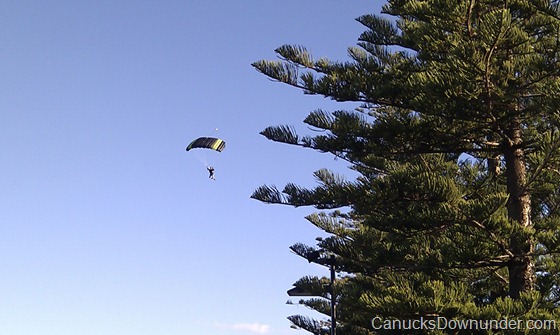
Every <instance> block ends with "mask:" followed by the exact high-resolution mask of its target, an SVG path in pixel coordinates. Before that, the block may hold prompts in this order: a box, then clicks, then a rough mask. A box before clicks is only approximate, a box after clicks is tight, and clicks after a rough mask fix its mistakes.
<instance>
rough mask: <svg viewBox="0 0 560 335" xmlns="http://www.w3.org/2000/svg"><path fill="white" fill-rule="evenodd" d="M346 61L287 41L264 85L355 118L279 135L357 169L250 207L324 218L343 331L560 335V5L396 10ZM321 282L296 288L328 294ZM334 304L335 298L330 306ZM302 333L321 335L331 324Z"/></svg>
mask: <svg viewBox="0 0 560 335" xmlns="http://www.w3.org/2000/svg"><path fill="white" fill-rule="evenodd" d="M382 14H384V16H379V15H364V16H362V17H360V18H358V19H357V20H358V21H359V22H360V23H361V24H363V25H364V26H365V27H366V31H365V32H364V33H363V34H362V35H361V36H360V37H359V42H358V47H354V48H350V49H349V57H350V60H349V61H347V62H334V61H330V60H327V59H324V58H322V59H318V60H315V59H313V57H312V56H311V55H310V54H309V52H308V51H307V50H306V49H305V48H304V47H302V46H282V47H280V48H278V49H277V50H276V51H277V53H278V55H279V57H280V60H279V61H259V62H256V63H254V64H253V66H254V67H255V68H256V69H257V70H258V71H260V72H262V73H264V74H265V75H267V76H268V77H270V78H272V79H275V80H278V81H280V82H284V83H286V84H289V85H292V86H294V87H297V88H300V89H302V90H303V91H304V92H305V93H307V94H318V95H323V96H325V97H329V98H332V99H334V100H336V101H354V102H358V103H360V107H359V108H357V109H356V110H354V111H334V112H327V111H323V110H316V111H313V112H311V113H310V114H309V116H308V117H307V118H305V120H304V122H305V123H306V124H308V125H309V126H311V127H313V128H316V129H319V130H323V132H321V133H319V135H316V136H300V135H298V134H296V132H295V130H294V129H293V128H291V127H288V126H276V127H269V128H267V129H265V130H264V131H263V132H262V134H263V135H264V136H266V137H267V138H269V139H271V140H273V141H277V142H281V143H287V144H291V145H296V146H301V147H307V148H312V149H315V150H317V151H320V152H328V153H331V154H333V155H335V156H336V157H338V158H341V159H344V160H346V161H347V162H348V163H349V165H350V168H351V169H353V170H355V171H356V172H357V173H358V174H359V176H358V177H357V178H356V179H355V180H347V179H346V178H344V177H342V176H339V175H336V174H334V173H332V172H329V171H327V170H320V171H317V172H315V177H316V179H317V181H318V186H316V187H315V188H312V189H306V188H303V187H300V186H298V185H296V184H292V183H290V184H288V185H287V186H286V187H285V188H284V189H283V190H282V191H280V190H279V189H277V188H276V187H274V186H262V187H260V188H259V189H257V190H256V191H255V192H254V194H253V196H252V197H253V198H255V199H258V200H261V201H264V202H268V203H278V204H286V205H293V206H314V207H316V208H318V209H321V210H328V211H326V212H319V213H317V214H314V215H310V216H308V217H307V220H308V221H309V222H310V223H312V224H313V225H315V226H317V227H318V228H320V229H322V230H323V231H325V232H326V233H328V235H329V237H327V238H323V239H318V243H317V246H305V245H301V244H296V245H294V246H293V247H292V250H293V251H294V252H295V253H296V254H299V255H301V256H305V255H306V254H307V253H309V252H310V251H313V250H316V249H322V250H326V251H327V252H329V253H331V254H333V255H335V256H336V261H337V269H338V270H339V277H340V278H339V279H338V280H337V283H336V285H335V286H334V290H335V296H336V299H337V302H338V314H339V318H338V321H339V324H338V325H337V330H338V334H339V335H340V334H375V333H379V334H509V333H523V331H521V330H518V331H513V330H512V331H509V330H503V329H502V330H481V329H478V330H473V329H470V330H468V331H467V330H464V331H458V330H452V329H442V330H426V329H423V330H417V331H412V330H407V331H396V330H391V331H388V330H383V329H378V330H374V329H373V328H372V326H371V320H372V318H374V317H380V318H383V319H384V320H385V319H386V320H402V319H419V318H437V317H446V318H448V319H458V320H468V319H476V320H500V319H504V318H508V319H515V320H554V321H555V322H556V327H557V330H550V329H547V330H542V331H540V332H539V331H536V330H534V331H531V332H528V331H527V332H526V333H530V334H554V333H559V329H560V312H559V311H558V310H559V307H560V262H559V260H560V191H559V185H560V94H559V93H558V92H560V57H559V56H560V11H559V4H558V2H557V1H542V0H538V1H527V0H508V1H505V0H500V1H496V0H469V1H466V0H465V1H456V0H455V1H452V0H433V1H419V0H393V1H389V2H388V3H387V5H386V6H384V8H383V13H382ZM325 280H326V279H325V278H323V279H320V278H305V279H302V280H300V281H298V282H296V286H298V287H300V286H301V287H306V288H308V289H311V290H313V292H317V295H318V296H319V297H322V298H317V299H312V300H305V301H302V303H303V304H305V305H307V306H308V307H310V308H312V309H315V310H317V311H319V312H321V313H324V314H325V315H329V313H330V305H329V303H328V302H327V300H328V299H330V295H329V294H328V293H327V292H328V290H327V288H326V286H325V285H326V284H325ZM325 299H327V300H325ZM290 320H292V322H294V323H295V324H296V325H298V326H300V327H301V328H303V329H306V330H309V331H311V332H316V333H317V332H319V330H318V328H321V327H323V326H324V325H323V324H320V323H317V321H314V320H312V319H309V318H305V317H299V316H298V317H292V318H290Z"/></svg>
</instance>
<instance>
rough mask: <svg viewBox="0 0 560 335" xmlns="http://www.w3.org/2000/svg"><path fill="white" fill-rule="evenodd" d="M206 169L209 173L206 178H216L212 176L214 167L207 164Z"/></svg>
mask: <svg viewBox="0 0 560 335" xmlns="http://www.w3.org/2000/svg"><path fill="white" fill-rule="evenodd" d="M206 169H207V170H208V172H209V173H210V175H209V176H208V178H210V179H212V180H216V178H214V168H213V167H211V166H209V167H207V168H206Z"/></svg>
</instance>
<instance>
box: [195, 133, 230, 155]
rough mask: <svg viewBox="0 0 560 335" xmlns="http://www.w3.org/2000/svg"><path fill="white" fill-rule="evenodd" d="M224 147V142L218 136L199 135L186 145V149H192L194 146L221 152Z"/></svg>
mask: <svg viewBox="0 0 560 335" xmlns="http://www.w3.org/2000/svg"><path fill="white" fill-rule="evenodd" d="M225 147H226V142H224V141H223V140H221V139H219V138H215V137H199V138H197V139H196V140H194V141H192V142H191V143H190V144H189V145H188V146H187V151H189V150H191V149H194V148H203V149H211V150H216V151H219V152H222V150H224V148H225Z"/></svg>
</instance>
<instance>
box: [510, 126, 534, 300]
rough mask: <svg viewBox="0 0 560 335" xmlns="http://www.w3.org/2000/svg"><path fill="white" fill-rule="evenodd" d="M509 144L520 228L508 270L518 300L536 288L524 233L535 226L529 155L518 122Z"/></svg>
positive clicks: (513, 209) (513, 210) (513, 214)
mask: <svg viewBox="0 0 560 335" xmlns="http://www.w3.org/2000/svg"><path fill="white" fill-rule="evenodd" d="M507 135H508V137H509V139H508V141H507V142H508V143H507V144H506V147H505V149H504V159H505V164H506V178H507V191H508V193H509V199H508V203H507V209H508V217H509V219H510V220H513V221H515V222H517V223H518V224H519V227H516V228H515V229H513V232H512V234H511V236H510V242H509V243H510V244H509V248H510V251H511V252H512V253H513V255H514V257H513V258H512V259H511V261H510V264H509V266H508V270H509V295H510V297H512V298H514V299H517V298H519V296H520V293H521V292H524V291H528V290H531V289H532V288H533V285H534V269H533V261H532V260H531V257H530V256H529V255H528V254H529V253H531V252H532V251H533V243H532V240H531V238H530V237H527V235H526V234H524V233H523V228H524V227H529V226H531V202H530V196H529V194H528V192H527V189H526V179H527V178H526V166H525V157H524V155H525V153H524V150H523V148H522V145H521V144H522V142H523V141H522V131H521V125H520V122H519V121H518V120H516V121H514V122H513V124H512V126H511V129H510V130H509V131H508V134H507Z"/></svg>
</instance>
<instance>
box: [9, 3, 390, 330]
mask: <svg viewBox="0 0 560 335" xmlns="http://www.w3.org/2000/svg"><path fill="white" fill-rule="evenodd" d="M380 5H381V2H379V1H374V0H367V1H366V0H353V1H339V0H304V1H301V0H289V1H270V0H258V1H257V0H252V1H231V0H227V1H226V0H216V1H208V0H205V1H202V0H200V1H178V0H173V1H171V0H165V1H148V0H141V1H140V0H139V1H132V0H130V1H123V0H100V1H84V0H76V1H68V0H66V1H63V0H51V1H40V0H4V1H1V2H0V43H1V46H2V47H1V48H0V60H1V63H0V174H1V178H0V334H6V335H39V334H40V335H77V334H79V335H101V334H103V335H153V334H158V335H179V334H197V335H206V334H240V335H242V334H297V333H298V332H301V331H297V330H292V329H290V328H289V321H287V320H286V316H288V315H290V314H297V313H303V314H305V313H307V310H305V309H304V308H301V307H295V306H288V305H285V302H286V300H288V297H287V295H286V290H287V289H289V288H290V287H291V284H292V283H293V282H294V281H296V280H297V279H298V278H299V277H301V276H303V275H307V274H326V270H325V269H323V268H321V267H318V266H316V265H310V264H307V262H306V261H304V260H302V259H301V258H298V257H297V256H295V255H293V254H291V253H290V252H289V249H288V247H289V246H290V245H292V244H293V243H296V242H305V243H313V241H314V238H315V237H316V236H319V235H321V232H320V231H318V230H316V229H315V228H313V227H312V226H311V225H310V224H309V223H308V222H307V221H305V219H304V218H303V217H304V216H305V215H306V214H308V213H310V212H312V211H313V209H309V208H301V209H293V208H290V207H282V206H272V205H265V204H262V203H259V202H257V201H255V200H252V199H250V198H249V196H250V195H251V193H252V192H253V190H254V189H255V188H257V187H258V186H260V185H262V184H276V185H278V186H283V185H284V184H285V183H286V182H296V183H299V184H301V185H305V186H313V185H314V184H315V183H314V180H313V176H312V172H313V171H315V170H317V169H319V168H323V167H330V168H332V169H334V170H337V171H340V172H343V173H345V172H347V171H348V170H347V169H346V167H345V165H344V164H343V163H341V162H335V161H334V160H333V159H332V157H329V156H328V155H324V154H319V153H314V152H312V151H309V150H304V149H299V148H295V147H290V146H286V145H281V144H277V143H274V142H271V141H268V140H267V139H266V138H264V137H262V136H261V135H259V131H261V130H262V129H264V128H265V127H267V126H270V125H277V124H291V125H295V126H297V127H298V128H300V129H303V130H305V129H306V128H305V126H303V125H302V122H301V121H302V120H303V118H304V117H305V116H306V115H307V114H308V113H309V112H310V111H311V110H313V109H316V108H324V109H328V110H334V109H336V108H346V109H348V108H353V105H346V106H338V105H336V104H334V103H333V102H331V101H330V100H326V99H324V98H322V97H316V96H306V95H303V94H302V92H301V91H298V90H297V89H294V88H290V87H288V86H285V85H282V84H278V83H274V82H272V81H270V80H268V79H267V78H266V77H265V76H263V75H262V74H259V73H258V72H257V71H255V70H254V69H253V68H252V67H251V66H250V64H251V63H252V62H254V61H256V60H259V59H274V58H275V54H274V52H273V50H274V49H275V48H276V47H278V46H280V45H282V44H301V45H305V46H306V47H308V48H309V49H310V50H311V51H312V53H313V54H314V55H315V56H317V57H320V56H327V57H330V58H332V59H338V60H344V59H346V50H347V47H349V46H353V45H355V43H356V41H357V38H358V36H359V34H360V33H361V32H362V31H363V27H362V26H361V25H360V24H359V23H357V22H356V21H355V20H354V19H355V18H356V17H358V16H360V15H362V14H366V13H371V12H376V13H377V12H379V8H380ZM215 128H219V130H218V131H217V132H215V135H216V136H219V137H221V138H223V139H224V140H225V141H226V142H227V147H226V150H225V151H224V152H222V153H221V154H219V155H210V154H209V155H208V157H207V158H208V159H210V162H211V163H212V164H213V165H214V166H215V167H216V177H217V180H216V181H211V180H209V179H208V174H207V172H206V170H205V167H204V165H203V164H201V163H200V161H199V160H198V158H200V155H199V154H191V153H192V152H189V153H187V152H185V147H186V145H187V144H188V142H189V141H190V140H192V139H194V138H196V137H198V136H204V135H208V134H209V133H211V132H212V131H213V130H214V129H215Z"/></svg>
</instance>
